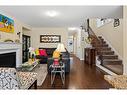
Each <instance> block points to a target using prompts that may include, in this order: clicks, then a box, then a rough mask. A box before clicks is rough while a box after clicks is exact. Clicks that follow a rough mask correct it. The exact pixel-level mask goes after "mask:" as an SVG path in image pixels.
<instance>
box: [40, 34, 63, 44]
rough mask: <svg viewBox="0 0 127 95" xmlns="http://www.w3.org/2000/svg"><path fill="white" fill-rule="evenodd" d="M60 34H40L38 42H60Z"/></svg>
mask: <svg viewBox="0 0 127 95" xmlns="http://www.w3.org/2000/svg"><path fill="white" fill-rule="evenodd" d="M60 42H61V36H60V35H40V43H60Z"/></svg>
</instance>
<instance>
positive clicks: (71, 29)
mask: <svg viewBox="0 0 127 95" xmlns="http://www.w3.org/2000/svg"><path fill="white" fill-rule="evenodd" d="M76 29H77V28H76V27H69V28H68V30H70V31H74V30H76Z"/></svg>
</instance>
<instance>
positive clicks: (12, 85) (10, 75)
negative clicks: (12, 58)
mask: <svg viewBox="0 0 127 95" xmlns="http://www.w3.org/2000/svg"><path fill="white" fill-rule="evenodd" d="M19 88H20V82H19V79H18V76H17V73H16V70H15V68H0V89H19Z"/></svg>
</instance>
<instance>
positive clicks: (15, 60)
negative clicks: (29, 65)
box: [0, 42, 22, 68]
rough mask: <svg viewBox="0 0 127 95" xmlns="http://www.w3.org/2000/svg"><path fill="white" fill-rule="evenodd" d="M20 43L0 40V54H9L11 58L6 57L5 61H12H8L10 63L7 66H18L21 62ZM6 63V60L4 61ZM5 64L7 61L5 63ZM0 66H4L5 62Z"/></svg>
mask: <svg viewBox="0 0 127 95" xmlns="http://www.w3.org/2000/svg"><path fill="white" fill-rule="evenodd" d="M21 49H22V45H21V44H20V43H18V44H17V43H10V42H9V43H8V42H0V56H1V57H3V56H6V54H7V56H8V54H9V55H11V56H10V57H12V56H13V57H12V60H11V58H7V59H6V60H7V62H9V60H10V61H12V63H10V62H9V63H10V65H8V66H9V67H16V68H17V67H20V66H21V64H22V51H21ZM0 62H4V60H3V59H2V60H0ZM5 63H6V61H5ZM0 64H3V63H0ZM6 64H7V63H6ZM1 66H5V67H7V66H6V65H5V64H3V65H1Z"/></svg>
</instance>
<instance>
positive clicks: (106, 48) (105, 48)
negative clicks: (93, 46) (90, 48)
mask: <svg viewBox="0 0 127 95" xmlns="http://www.w3.org/2000/svg"><path fill="white" fill-rule="evenodd" d="M97 49H99V50H104V51H106V50H107V51H109V50H111V48H108V47H104V48H101V47H97Z"/></svg>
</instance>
